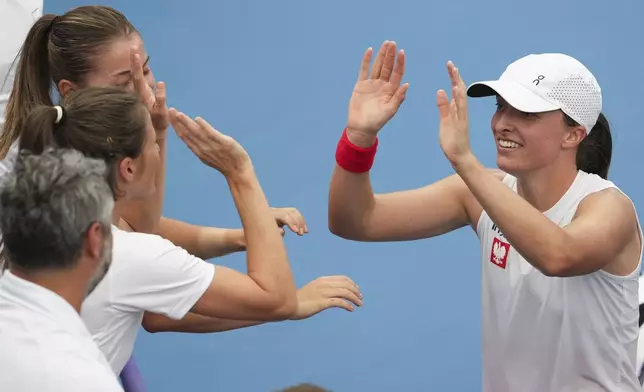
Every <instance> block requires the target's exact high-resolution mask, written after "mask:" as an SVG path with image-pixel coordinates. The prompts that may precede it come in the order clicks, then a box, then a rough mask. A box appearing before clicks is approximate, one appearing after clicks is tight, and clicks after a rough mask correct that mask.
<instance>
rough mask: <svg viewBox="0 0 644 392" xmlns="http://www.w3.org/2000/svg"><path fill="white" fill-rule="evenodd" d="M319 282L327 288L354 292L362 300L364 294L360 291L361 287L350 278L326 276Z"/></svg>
mask: <svg viewBox="0 0 644 392" xmlns="http://www.w3.org/2000/svg"><path fill="white" fill-rule="evenodd" d="M319 280H320V281H321V282H322V283H323V285H324V287H326V288H330V289H343V290H348V291H350V292H352V293H353V294H354V295H355V296H356V297H358V298H360V299H362V292H361V291H360V287H359V286H358V285H357V284H356V283H355V282H354V281H353V280H351V278H349V277H348V276H344V275H338V276H325V277H322V278H319Z"/></svg>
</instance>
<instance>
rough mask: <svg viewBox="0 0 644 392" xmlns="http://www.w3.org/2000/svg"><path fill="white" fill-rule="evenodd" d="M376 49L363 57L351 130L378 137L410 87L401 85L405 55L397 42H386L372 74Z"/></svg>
mask: <svg viewBox="0 0 644 392" xmlns="http://www.w3.org/2000/svg"><path fill="white" fill-rule="evenodd" d="M372 56H373V49H372V48H369V49H367V51H366V52H365V54H364V56H363V58H362V66H361V67H360V74H359V76H358V82H357V83H356V85H355V87H354V88H353V94H352V95H351V101H350V102H349V118H348V121H347V128H349V129H350V130H353V131H357V132H362V133H365V134H368V135H370V136H375V135H376V134H377V133H378V131H380V129H381V128H382V127H383V126H384V125H385V124H386V123H387V121H389V120H390V119H391V118H392V117H393V116H394V114H396V112H397V111H398V108H399V107H400V105H401V104H402V103H403V101H404V100H405V94H406V92H407V88H408V87H409V84H407V83H405V84H404V85H402V86H401V85H400V83H401V81H402V78H403V75H404V73H405V53H404V52H403V51H402V50H401V51H400V52H398V54H397V55H396V43H395V42H393V41H385V42H384V43H383V44H382V46H381V48H380V50H379V51H378V55H377V56H376V60H375V62H374V65H373V68H372V69H371V75H369V64H370V63H371V58H372Z"/></svg>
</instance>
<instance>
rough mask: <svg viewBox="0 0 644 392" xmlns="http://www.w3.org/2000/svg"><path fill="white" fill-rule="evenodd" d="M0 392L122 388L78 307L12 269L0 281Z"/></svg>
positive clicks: (78, 391) (119, 390)
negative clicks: (13, 271) (84, 322)
mask: <svg viewBox="0 0 644 392" xmlns="http://www.w3.org/2000/svg"><path fill="white" fill-rule="evenodd" d="M0 390H2V391H7V392H10V391H11V392H14V391H15V392H19V391H29V392H31V391H38V392H60V391H65V392H88V391H92V392H123V388H122V387H121V385H120V384H119V382H118V380H117V378H116V375H115V374H114V372H113V371H112V369H111V368H110V366H109V364H108V363H107V360H106V359H105V356H104V355H103V353H102V352H101V350H100V349H99V348H98V347H97V346H96V343H95V342H94V340H92V336H91V335H90V334H89V332H88V331H87V328H86V327H85V325H84V324H83V322H82V320H81V318H80V317H79V315H78V313H77V312H76V310H75V309H74V308H73V307H72V306H71V305H70V304H69V303H68V302H67V301H65V300H64V299H63V298H62V297H60V296H59V295H58V294H56V293H54V292H52V291H50V290H48V289H46V288H44V287H42V286H39V285H36V284H34V283H31V282H28V281H26V280H23V279H21V278H18V277H17V276H15V275H14V274H12V273H11V272H10V271H7V272H6V273H5V275H4V276H3V277H2V279H0Z"/></svg>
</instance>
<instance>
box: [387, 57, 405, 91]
mask: <svg viewBox="0 0 644 392" xmlns="http://www.w3.org/2000/svg"><path fill="white" fill-rule="evenodd" d="M404 75H405V51H404V50H400V51H399V52H398V58H397V59H396V65H395V66H394V70H393V74H392V75H391V79H390V80H389V82H390V83H391V84H393V85H394V86H396V87H398V86H400V83H401V82H402V78H403V76H404Z"/></svg>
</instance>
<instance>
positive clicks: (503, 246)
mask: <svg viewBox="0 0 644 392" xmlns="http://www.w3.org/2000/svg"><path fill="white" fill-rule="evenodd" d="M503 182H504V183H505V184H506V185H507V186H508V187H509V188H511V189H512V190H514V191H515V192H516V178H514V177H512V176H506V177H505V179H504V181H503ZM606 188H616V187H615V185H614V184H613V183H612V182H610V181H607V180H604V179H602V178H600V177H599V176H596V175H593V174H587V173H584V172H582V171H580V172H579V173H578V175H577V178H576V179H575V181H574V182H573V184H572V185H571V187H570V188H569V189H568V191H567V192H566V194H565V195H564V196H563V197H562V198H561V199H560V200H559V201H558V202H557V204H556V205H555V206H554V207H552V208H551V209H550V210H548V211H546V212H545V213H544V215H545V216H546V217H548V218H549V219H550V220H551V221H553V222H555V223H556V224H557V225H559V226H560V227H565V226H566V225H568V224H569V223H570V222H571V221H572V218H573V216H574V214H575V212H576V210H577V207H578V205H579V203H580V202H581V201H582V200H583V199H584V198H585V197H586V196H588V195H590V194H592V193H595V192H598V191H601V190H603V189H606ZM516 219H521V217H520V216H517V217H516ZM638 225H639V222H638ZM477 234H478V237H479V239H480V241H481V257H482V260H481V261H482V274H483V279H482V286H483V287H482V295H483V301H482V305H483V323H482V326H483V335H482V337H483V391H484V392H515V391H521V392H568V391H570V392H573V391H574V392H577V391H584V392H593V391H602V392H605V391H610V392H632V391H641V390H642V389H641V386H640V385H639V381H638V379H637V375H636V373H637V372H636V369H635V355H636V349H637V337H638V317H639V304H638V286H639V283H638V277H639V270H640V267H639V264H638V267H637V268H636V269H635V270H634V271H633V273H631V274H630V275H628V276H623V277H622V276H615V275H612V274H609V273H607V272H605V271H601V270H600V271H597V272H594V273H591V274H588V275H583V276H576V277H570V278H559V277H547V276H545V275H543V274H542V273H541V272H540V271H539V270H537V269H536V268H534V267H533V266H532V265H531V264H530V263H528V262H527V261H526V260H525V259H524V258H523V257H522V256H521V255H520V254H519V253H518V252H517V251H516V250H515V249H514V248H512V246H511V245H510V244H509V242H508V240H507V239H506V238H505V237H504V236H503V234H502V233H501V231H500V230H499V228H498V227H497V226H496V225H495V224H494V223H493V222H492V221H491V220H490V217H489V216H488V215H487V213H485V212H483V214H482V215H481V217H480V219H479V222H478V226H477ZM640 238H641V229H640ZM640 263H641V254H640Z"/></svg>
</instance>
